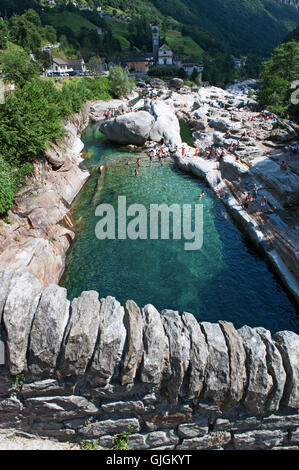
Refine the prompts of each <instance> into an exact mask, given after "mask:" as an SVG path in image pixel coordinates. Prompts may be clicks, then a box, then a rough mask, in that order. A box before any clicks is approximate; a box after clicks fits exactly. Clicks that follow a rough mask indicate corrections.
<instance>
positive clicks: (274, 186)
mask: <svg viewBox="0 0 299 470" xmlns="http://www.w3.org/2000/svg"><path fill="white" fill-rule="evenodd" d="M251 173H252V175H253V176H254V177H256V178H258V180H259V182H261V183H262V184H263V185H264V186H265V187H267V189H268V190H269V191H271V192H273V193H274V194H275V197H276V198H278V199H279V201H280V203H281V204H283V205H284V206H288V205H289V206H291V205H295V204H297V203H298V201H299V179H298V176H297V175H296V174H294V173H292V172H290V171H287V172H281V171H280V166H279V164H278V163H277V162H275V161H273V160H272V159H270V158H268V157H257V158H255V159H254V160H252V161H251Z"/></svg>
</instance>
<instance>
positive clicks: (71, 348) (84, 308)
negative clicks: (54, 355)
mask: <svg viewBox="0 0 299 470" xmlns="http://www.w3.org/2000/svg"><path fill="white" fill-rule="evenodd" d="M99 324H100V302H99V294H98V293H97V292H95V291H89V292H82V294H81V295H80V297H78V298H77V299H74V300H73V301H72V303H71V317H70V320H69V323H68V326H67V329H66V332H65V336H64V340H63V344H62V350H61V359H60V361H59V365H58V370H57V373H58V375H59V376H61V377H65V376H72V375H75V376H78V375H83V374H84V373H85V372H86V369H87V365H88V362H89V361H90V359H91V357H92V355H93V352H94V348H95V344H96V340H97V337H98V330H99Z"/></svg>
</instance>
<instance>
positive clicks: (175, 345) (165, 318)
mask: <svg viewBox="0 0 299 470" xmlns="http://www.w3.org/2000/svg"><path fill="white" fill-rule="evenodd" d="M161 319H162V323H163V327H164V330H165V333H166V335H167V337H168V340H169V365H168V370H167V371H166V374H165V376H164V380H163V386H164V387H165V388H166V390H167V393H168V397H169V400H170V401H171V402H173V403H177V400H178V396H179V392H180V390H181V387H182V384H183V379H184V360H183V349H182V341H181V338H182V329H183V324H182V320H181V318H180V316H179V313H178V312H175V311H173V310H163V311H162V312H161Z"/></svg>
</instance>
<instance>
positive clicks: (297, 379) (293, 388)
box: [273, 331, 299, 408]
mask: <svg viewBox="0 0 299 470" xmlns="http://www.w3.org/2000/svg"><path fill="white" fill-rule="evenodd" d="M273 339H274V341H275V345H276V346H277V348H278V350H279V352H280V354H281V356H282V360H283V365H284V368H285V370H286V373H287V377H286V385H285V390H284V395H283V398H282V403H283V404H284V405H285V406H289V407H290V408H299V336H298V335H296V333H294V332H292V331H280V332H279V333H276V334H275V335H274V336H273Z"/></svg>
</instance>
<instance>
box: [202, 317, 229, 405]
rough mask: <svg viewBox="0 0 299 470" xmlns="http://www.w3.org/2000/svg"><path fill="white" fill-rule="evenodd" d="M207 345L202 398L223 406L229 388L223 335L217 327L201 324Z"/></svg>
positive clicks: (226, 355) (226, 354)
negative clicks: (207, 354)
mask: <svg viewBox="0 0 299 470" xmlns="http://www.w3.org/2000/svg"><path fill="white" fill-rule="evenodd" d="M200 325H201V327H202V330H203V333H204V335H205V338H206V342H207V344H208V350H209V356H208V361H207V369H206V381H205V390H204V398H205V399H206V400H213V401H215V402H217V403H218V404H219V405H221V404H223V403H224V401H225V398H226V395H227V392H228V390H229V386H230V371H229V356H228V350H227V346H226V342H225V338H224V335H223V333H222V330H221V328H220V326H219V325H217V324H214V323H209V322H202V323H201V324H200Z"/></svg>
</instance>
